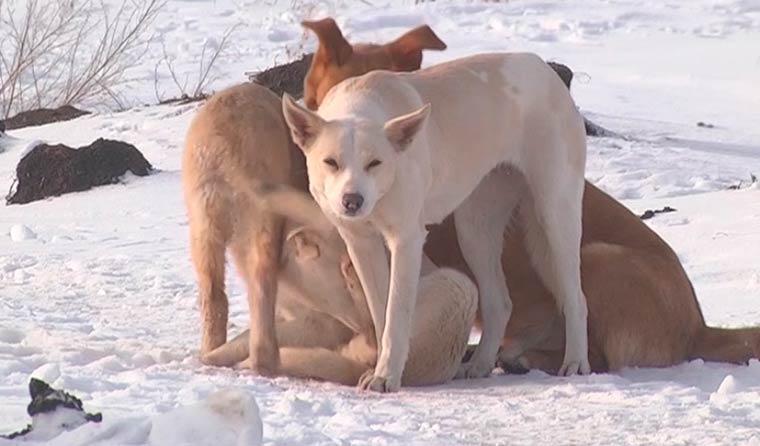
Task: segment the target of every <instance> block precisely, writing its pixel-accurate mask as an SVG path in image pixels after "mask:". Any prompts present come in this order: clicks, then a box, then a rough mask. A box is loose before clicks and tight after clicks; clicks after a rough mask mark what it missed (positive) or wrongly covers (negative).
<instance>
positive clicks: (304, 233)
mask: <svg viewBox="0 0 760 446" xmlns="http://www.w3.org/2000/svg"><path fill="white" fill-rule="evenodd" d="M319 240H320V239H319V236H318V235H316V234H314V233H313V232H312V231H310V230H309V229H307V228H306V227H303V226H301V227H298V228H294V229H292V230H290V231H289V232H288V234H287V235H286V236H285V243H292V244H293V246H294V247H295V253H296V258H297V259H298V260H312V259H316V258H318V257H319V255H320V252H319Z"/></svg>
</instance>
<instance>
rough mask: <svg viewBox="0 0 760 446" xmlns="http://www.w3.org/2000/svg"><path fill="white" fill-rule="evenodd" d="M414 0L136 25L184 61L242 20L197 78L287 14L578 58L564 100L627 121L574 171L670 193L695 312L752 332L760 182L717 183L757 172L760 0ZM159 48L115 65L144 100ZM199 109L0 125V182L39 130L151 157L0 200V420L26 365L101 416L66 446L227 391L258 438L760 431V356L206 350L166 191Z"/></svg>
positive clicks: (273, 50)
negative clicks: (597, 366)
mask: <svg viewBox="0 0 760 446" xmlns="http://www.w3.org/2000/svg"><path fill="white" fill-rule="evenodd" d="M272 3H274V4H272ZM413 3H414V2H412V1H409V0H407V1H401V0H395V1H381V0H369V1H367V2H345V1H344V2H332V1H330V2H328V1H323V2H307V1H296V2H292V1H281V2H265V1H252V0H216V1H180V0H169V3H168V6H167V9H166V11H165V12H164V13H163V15H162V17H161V19H160V20H159V21H158V22H157V24H156V26H155V32H156V36H157V39H163V41H164V43H165V45H166V47H167V50H168V51H169V53H170V55H171V57H173V58H174V60H175V65H176V66H177V67H178V69H179V70H180V72H182V73H188V74H189V75H190V76H192V75H193V74H194V73H195V72H196V70H197V57H198V55H199V52H200V48H202V45H203V42H204V41H205V40H206V39H210V40H208V41H207V42H208V43H209V44H213V43H214V42H213V40H217V41H218V39H219V38H220V37H221V36H222V35H223V34H224V31H225V30H226V29H228V28H229V27H230V26H232V25H234V24H236V23H241V25H240V26H239V27H238V28H236V29H235V31H234V34H233V44H232V46H231V47H230V49H229V51H228V52H226V53H225V54H224V55H223V57H222V59H221V60H220V63H219V65H218V68H219V70H218V72H217V75H218V81H216V82H215V84H214V86H216V87H219V86H223V85H226V84H230V83H234V82H238V81H242V80H243V79H244V76H243V72H244V71H249V70H256V69H263V68H266V67H268V66H270V65H271V64H272V63H273V62H274V61H285V60H286V59H287V53H288V52H290V53H291V54H292V53H293V52H294V51H298V50H299V48H301V47H303V46H305V48H306V49H310V48H312V47H313V44H314V42H313V39H308V40H303V35H302V31H301V29H300V27H299V25H298V22H299V20H300V19H302V18H305V17H304V14H310V15H312V16H313V17H320V16H323V15H324V14H327V13H329V14H332V15H334V16H336V17H337V18H338V21H339V23H340V24H341V25H342V26H343V27H344V29H345V30H346V34H347V35H348V36H349V37H350V39H352V40H355V41H359V40H374V41H384V40H388V39H390V38H392V37H394V36H397V35H398V34H400V33H401V32H403V31H404V30H405V29H407V28H409V27H411V26H414V25H417V24H420V23H423V22H426V23H429V24H430V25H431V26H432V27H433V28H434V29H435V30H436V32H437V33H438V34H439V35H440V37H441V38H442V39H443V40H444V41H446V42H447V43H448V45H449V49H448V50H447V51H445V52H442V53H429V54H427V55H426V58H425V61H426V64H431V63H435V62H440V61H444V60H447V59H450V58H454V57H457V56H461V55H466V54H471V53H475V52H479V51H492V50H499V51H503V50H508V51H517V50H530V51H535V52H538V53H539V54H541V55H542V56H543V57H545V58H546V59H549V60H556V61H559V62H564V63H567V64H568V65H569V66H571V67H572V68H573V69H575V70H576V71H578V72H580V73H579V74H578V75H577V78H576V81H575V85H574V88H573V94H574V96H575V98H576V101H577V102H578V104H579V106H580V107H581V108H582V109H583V110H584V111H588V112H587V115H588V116H589V117H591V118H592V119H593V120H594V121H596V122H598V123H599V124H602V125H604V126H606V127H608V128H610V129H612V130H615V131H617V132H619V133H621V134H623V135H625V136H626V138H625V139H621V138H606V139H591V140H590V141H589V160H588V167H587V176H588V178H589V179H591V180H592V181H594V182H595V183H596V184H598V185H599V186H600V187H602V188H603V189H605V190H606V191H608V192H610V193H611V194H613V195H614V196H615V197H617V198H619V199H621V200H623V202H624V203H625V204H626V205H627V206H629V207H630V208H631V209H633V210H634V211H636V212H642V211H643V210H645V209H654V208H661V207H663V206H666V205H667V206H672V207H674V208H676V209H677V210H678V212H675V213H671V214H664V215H660V216H657V217H656V218H654V219H652V220H649V222H651V223H650V224H651V225H652V226H653V227H654V228H655V230H657V231H658V233H660V234H661V235H662V236H663V237H664V238H665V239H666V240H668V241H669V242H670V243H671V244H672V246H673V247H674V248H675V250H676V252H677V253H678V255H679V256H680V258H681V260H682V261H683V263H684V265H685V267H686V269H687V272H688V273H689V275H690V277H691V278H692V280H693V282H694V287H695V289H696V292H697V295H698V297H699V300H700V303H701V304H702V308H703V310H704V313H705V317H706V319H707V321H708V322H709V323H710V324H714V325H721V326H744V325H760V188H758V186H757V185H755V186H753V187H750V188H746V189H742V190H739V191H734V190H727V188H728V187H729V186H731V185H736V184H739V183H740V182H742V181H744V182H745V183H746V182H747V181H748V180H749V178H750V174H752V173H754V174H755V175H758V176H760V125H759V124H760V87H758V82H757V81H758V79H760V46H759V45H758V42H760V2H758V1H755V0H716V1H706V0H693V1H687V0H682V1H675V0H670V1H661V0H645V1H624V0H608V1H594V0H578V1H573V2H569V1H562V0H553V1H552V0H546V1H533V0H514V1H511V2H508V3H485V2H481V1H473V2H453V1H438V2H434V3H425V4H422V5H414V4H413ZM292 5H296V7H295V8H292V7H291V6H292ZM308 5H316V6H314V7H309V6H308ZM158 41H159V40H156V42H158ZM161 57H162V51H161V45H160V44H157V43H154V45H152V47H151V50H150V51H149V52H148V53H146V55H145V56H144V57H142V58H141V59H140V63H139V64H136V65H135V66H133V67H132V68H130V70H129V72H128V77H129V78H130V79H132V81H131V82H130V83H129V84H128V85H125V86H123V87H122V88H123V91H122V94H128V95H129V98H131V99H132V100H133V103H135V104H147V103H151V102H155V97H154V96H155V93H154V82H153V75H154V69H155V66H156V64H157V63H158V62H159V61H160V59H161ZM160 75H161V78H160V79H159V83H158V87H157V89H158V90H159V91H163V92H166V94H165V96H171V95H172V90H171V89H172V84H171V81H170V80H169V78H168V74H166V73H163V74H161V73H160ZM195 108H196V106H195V105H185V106H152V107H151V106H141V107H136V108H133V109H130V110H128V111H125V112H120V113H112V112H107V111H103V112H101V113H99V114H96V115H92V116H88V117H83V118H80V119H77V120H75V121H71V122H65V123H57V124H51V125H47V126H43V127H37V128H27V129H23V130H18V131H13V132H11V136H12V138H13V139H10V140H6V141H3V142H2V144H3V145H4V146H5V148H6V149H7V150H6V151H5V152H4V153H0V190H3V191H5V190H7V189H8V188H9V187H10V185H11V182H12V180H13V170H14V168H15V165H16V163H17V161H18V160H19V159H20V157H21V156H22V153H23V152H24V150H25V149H26V147H28V146H29V144H30V143H31V142H32V141H34V140H46V141H51V142H63V143H67V144H69V145H83V144H87V143H89V142H91V141H92V140H94V139H95V138H97V137H113V138H120V139H123V140H125V141H128V142H131V143H133V144H135V145H136V146H137V147H138V148H139V149H140V150H141V151H142V152H143V153H144V154H145V156H146V157H147V158H148V159H149V160H150V161H151V162H152V163H153V165H154V166H155V167H157V168H158V169H160V172H159V173H158V174H156V175H153V176H150V177H147V178H126V179H125V182H124V184H121V185H114V186H108V187H102V188H98V189H95V190H92V191H88V192H84V193H78V194H72V195H67V196H64V197H59V198H55V199H52V200H47V201H43V202H36V203H32V204H28V205H24V206H9V207H2V210H0V433H5V432H10V431H14V430H16V429H18V428H21V427H23V426H24V425H25V424H26V422H27V418H26V413H25V406H26V404H27V403H28V396H27V390H26V386H27V383H28V380H29V377H30V376H31V375H34V376H38V377H41V378H44V379H47V380H48V381H49V382H51V383H52V384H53V385H54V386H55V387H58V388H64V389H66V390H67V391H70V392H72V393H74V394H75V395H78V396H80V397H82V399H83V400H84V403H85V407H86V409H87V410H88V411H91V412H92V411H100V412H103V416H104V421H103V423H101V424H97V425H96V424H90V425H86V426H84V427H82V428H80V429H78V430H76V431H74V432H71V433H68V434H65V435H62V436H61V437H59V438H58V439H56V440H54V441H53V442H52V444H61V445H77V444H103V445H106V444H108V445H111V444H149V442H150V441H151V439H152V440H153V444H166V440H165V439H166V438H167V437H166V435H169V438H175V439H176V438H188V437H187V436H184V437H183V436H182V432H183V431H182V427H183V426H184V427H187V426H189V425H193V423H192V421H191V422H186V421H185V422H180V421H177V422H173V420H179V418H169V422H168V423H167V419H166V418H159V417H157V414H162V413H166V412H169V411H171V410H173V409H175V408H177V407H178V406H186V405H193V404H196V403H198V402H199V401H203V400H205V399H206V398H207V397H208V396H209V395H212V394H213V393H215V392H217V391H219V390H220V389H224V388H228V387H232V388H235V389H237V390H238V391H243V392H245V393H246V394H249V395H252V396H253V397H255V399H256V401H257V402H258V406H259V409H260V413H261V418H262V420H263V429H264V444H271V445H334V444H346V445H348V444H351V445H360V444H367V445H384V444H394V445H395V444H398V445H402V444H403V445H409V444H420V445H421V444H442V445H443V444H445V445H449V444H451V445H464V444H489V445H490V444H494V445H496V444H510V445H522V444H524V445H530V444H599V445H612V444H614V445H629V444H630V445H633V444H658V445H660V444H676V445H687V444H727V445H736V444H755V445H760V398H759V397H760V362H753V363H751V364H750V365H749V366H741V367H740V366H730V365H722V364H704V363H702V362H701V361H695V362H692V363H689V364H683V365H679V366H676V367H672V368H669V369H636V370H633V369H632V370H625V371H623V372H621V373H619V374H614V375H592V376H587V377H572V378H556V377H550V376H547V375H545V374H543V373H540V372H531V373H529V374H527V375H524V376H495V377H492V378H489V379H483V380H474V381H467V382H454V383H451V384H449V385H445V386H440V387H435V388H425V389H405V390H403V391H402V392H400V393H398V394H393V395H382V396H381V395H371V394H361V393H357V392H356V391H354V390H353V389H351V388H343V387H339V386H335V385H329V384H320V383H311V382H303V381H297V380H290V379H283V378H280V379H273V380H271V379H264V378H258V377H254V376H251V375H248V374H245V373H241V372H238V371H233V370H225V369H214V368H209V367H205V366H202V365H201V364H200V363H199V361H198V359H197V347H198V336H199V330H198V308H197V304H196V295H195V283H194V277H193V274H192V270H191V266H190V262H189V256H188V251H187V227H186V218H185V215H184V208H183V204H182V198H181V189H180V183H179V177H180V174H179V168H180V157H181V152H182V142H183V138H184V132H185V130H186V127H187V125H188V122H189V120H190V119H191V117H192V115H193V111H194V110H195ZM699 121H702V122H706V123H710V124H712V125H714V128H704V127H698V126H697V125H696V124H697V122H699ZM230 281H231V287H230V292H229V295H230V300H231V321H232V324H233V327H232V331H233V332H236V331H237V330H242V329H243V328H244V325H245V323H246V320H247V316H246V314H247V309H246V306H245V299H244V297H243V288H242V286H241V284H240V282H239V281H238V280H237V279H236V278H235V277H234V273H230ZM196 407H197V406H196ZM183 413H186V412H180V415H181V414H183ZM175 414H177V412H175ZM180 415H177V416H180ZM194 416H195V417H196V418H194V419H196V420H203V419H205V420H208V419H210V418H208V417H206V418H204V417H205V415H203V413H201V414H200V415H198V413H196V415H194ZM152 424H153V425H155V426H163V429H164V431H163V432H162V433H161V435H163V437H157V435H158V434H156V432H154V433H153V435H152V436H151V434H150V431H151V425H152ZM167 426H169V429H170V431H171V428H172V427H173V428H174V429H175V432H169V433H168V434H167V432H166V430H165V429H167ZM195 427H196V428H198V429H203V428H204V423H202V422H200V421H199V422H198V424H197V425H195ZM216 428H219V426H216ZM185 434H186V432H185ZM158 438H163V439H164V440H160V439H158ZM191 438H195V439H196V440H197V439H199V438H202V437H201V436H200V435H199V436H196V437H191ZM230 441H231V440H230ZM4 444H9V443H8V442H4V441H3V440H0V445H4ZM223 444H224V441H223V440H218V441H216V442H215V445H216V446H222V445H223ZM229 444H234V443H231V442H230V443H229Z"/></svg>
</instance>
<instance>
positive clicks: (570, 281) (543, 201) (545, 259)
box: [520, 175, 591, 376]
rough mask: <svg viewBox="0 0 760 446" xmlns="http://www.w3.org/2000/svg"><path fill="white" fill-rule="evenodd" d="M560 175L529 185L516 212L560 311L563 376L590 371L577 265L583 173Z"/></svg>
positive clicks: (535, 259) (580, 229) (585, 309)
mask: <svg viewBox="0 0 760 446" xmlns="http://www.w3.org/2000/svg"><path fill="white" fill-rule="evenodd" d="M559 176H560V175H557V176H554V177H547V176H544V180H545V182H544V183H541V184H535V185H531V186H530V187H531V197H530V198H529V199H527V200H526V201H525V203H524V204H522V205H521V206H520V218H521V219H523V227H524V228H525V241H526V248H527V250H528V254H529V256H530V258H531V261H532V262H533V265H534V267H535V268H536V271H537V272H538V273H539V275H540V276H541V278H542V280H543V282H544V284H545V285H546V287H547V288H548V289H549V291H551V292H552V294H553V295H554V298H555V299H556V301H557V305H558V307H559V309H560V311H561V312H562V314H563V315H564V317H565V359H564V361H563V363H562V367H561V368H560V370H559V371H558V374H559V375H563V376H568V375H574V374H576V373H581V374H588V373H590V372H591V367H590V365H589V361H588V331H587V330H588V328H587V316H588V309H587V307H586V297H585V296H584V294H583V290H582V289H581V268H580V244H581V231H582V228H581V212H582V203H581V201H582V197H583V178H582V177H580V179H579V180H577V179H575V178H569V177H567V176H566V177H565V178H559ZM534 178H535V177H534ZM549 178H550V179H549ZM526 180H527V181H528V182H529V183H530V181H531V178H530V177H526ZM546 180H548V181H546Z"/></svg>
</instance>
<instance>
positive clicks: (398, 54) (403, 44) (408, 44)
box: [386, 25, 446, 71]
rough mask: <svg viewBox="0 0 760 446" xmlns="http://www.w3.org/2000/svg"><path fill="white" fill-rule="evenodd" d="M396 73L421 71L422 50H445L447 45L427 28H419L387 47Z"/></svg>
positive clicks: (424, 26)
mask: <svg viewBox="0 0 760 446" xmlns="http://www.w3.org/2000/svg"><path fill="white" fill-rule="evenodd" d="M386 48H387V49H388V54H390V56H391V60H392V61H393V65H394V67H393V68H394V70H396V71H414V70H419V69H420V66H421V65H422V50H445V49H446V44H445V43H443V41H442V40H441V39H439V38H438V36H437V35H436V34H435V33H434V32H433V30H432V29H431V28H430V27H429V26H427V25H423V26H419V27H417V28H414V29H413V30H411V31H409V32H408V33H406V34H404V35H403V36H401V37H399V38H398V39H396V40H394V41H393V42H391V43H389V44H387V45H386Z"/></svg>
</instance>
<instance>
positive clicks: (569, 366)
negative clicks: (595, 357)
mask: <svg viewBox="0 0 760 446" xmlns="http://www.w3.org/2000/svg"><path fill="white" fill-rule="evenodd" d="M589 373H591V366H590V365H589V363H588V360H585V361H567V362H564V363H563V364H562V367H561V368H560V369H559V372H557V375H558V376H573V375H588V374H589Z"/></svg>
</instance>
